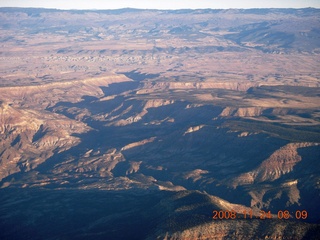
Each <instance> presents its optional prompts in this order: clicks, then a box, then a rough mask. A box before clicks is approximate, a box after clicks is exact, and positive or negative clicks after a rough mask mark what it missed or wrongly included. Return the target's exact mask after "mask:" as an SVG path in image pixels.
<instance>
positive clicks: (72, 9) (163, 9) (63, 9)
mask: <svg viewBox="0 0 320 240" xmlns="http://www.w3.org/2000/svg"><path fill="white" fill-rule="evenodd" d="M4 8H10V9H12V8H18V9H47V10H61V11H110V10H111V11H112V10H115V11H116V10H125V9H131V10H152V11H179V10H252V9H294V10H299V9H319V10H320V8H317V7H262V8H257V7H253V8H177V9H166V8H132V7H124V8H83V9H82V8H81V9H80V8H79V9H77V8H47V7H0V9H4Z"/></svg>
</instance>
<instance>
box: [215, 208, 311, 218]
mask: <svg viewBox="0 0 320 240" xmlns="http://www.w3.org/2000/svg"><path fill="white" fill-rule="evenodd" d="M307 218H308V212H307V211H306V210H297V211H295V212H289V211H288V210H283V211H282V210H279V211H278V212H277V213H275V214H272V213H271V211H263V210H260V212H259V214H257V213H256V212H253V211H252V210H249V211H247V210H243V211H241V212H236V211H234V210H230V211H228V210H219V211H218V210H213V211H212V219H214V220H225V219H231V220H232V219H261V220H264V219H297V220H300V219H301V220H305V219H307Z"/></svg>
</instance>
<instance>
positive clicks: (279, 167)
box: [234, 142, 319, 185]
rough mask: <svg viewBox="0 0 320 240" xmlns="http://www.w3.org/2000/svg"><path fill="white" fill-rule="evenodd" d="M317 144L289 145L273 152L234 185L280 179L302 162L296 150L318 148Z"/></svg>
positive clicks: (236, 180) (237, 179) (240, 177)
mask: <svg viewBox="0 0 320 240" xmlns="http://www.w3.org/2000/svg"><path fill="white" fill-rule="evenodd" d="M318 145H319V144H318V143H307V142H306V143H289V144H287V145H285V146H283V147H281V148H280V149H279V150H277V151H275V152H274V153H273V154H272V155H271V156H270V157H269V158H267V159H266V160H264V161H263V162H262V163H261V165H260V166H259V167H258V168H256V169H254V170H252V171H250V172H247V173H244V174H242V175H240V176H239V177H237V178H236V179H235V180H234V183H235V184H236V185H245V184H252V183H254V182H257V183H261V182H268V181H274V180H276V179H279V178H281V176H282V175H285V174H288V173H290V172H291V171H292V170H293V168H294V166H295V165H296V164H297V163H298V162H300V161H301V160H302V158H301V156H300V155H299V154H298V149H300V148H306V147H311V146H318Z"/></svg>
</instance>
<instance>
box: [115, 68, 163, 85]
mask: <svg viewBox="0 0 320 240" xmlns="http://www.w3.org/2000/svg"><path fill="white" fill-rule="evenodd" d="M120 74H123V75H125V76H126V77H127V78H130V79H132V80H134V81H137V82H140V81H143V80H145V79H152V78H156V77H159V76H160V74H146V73H140V72H138V71H136V70H134V71H131V72H120Z"/></svg>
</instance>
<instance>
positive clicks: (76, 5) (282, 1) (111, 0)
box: [0, 0, 320, 9]
mask: <svg viewBox="0 0 320 240" xmlns="http://www.w3.org/2000/svg"><path fill="white" fill-rule="evenodd" d="M0 7H41V8H59V9H117V8H126V7H130V8H142V9H147V8H152V9H182V8H192V9H196V8H304V7H315V8H320V0H0Z"/></svg>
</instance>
